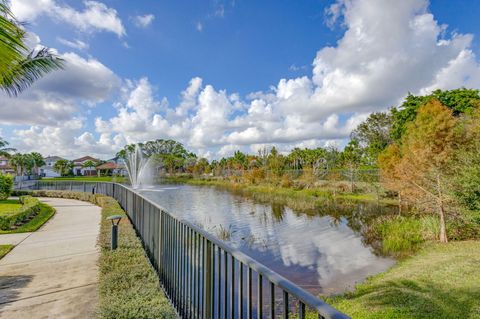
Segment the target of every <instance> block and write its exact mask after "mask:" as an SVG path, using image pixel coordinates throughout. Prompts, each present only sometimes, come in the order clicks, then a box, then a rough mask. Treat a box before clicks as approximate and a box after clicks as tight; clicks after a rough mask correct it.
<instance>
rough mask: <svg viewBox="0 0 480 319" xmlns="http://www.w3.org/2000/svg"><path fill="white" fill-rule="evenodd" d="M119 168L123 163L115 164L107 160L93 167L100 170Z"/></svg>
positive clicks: (122, 166)
mask: <svg viewBox="0 0 480 319" xmlns="http://www.w3.org/2000/svg"><path fill="white" fill-rule="evenodd" d="M121 168H125V166H124V165H121V164H115V163H112V162H107V163H104V164H102V165H99V166H97V167H95V169H97V170H102V169H121Z"/></svg>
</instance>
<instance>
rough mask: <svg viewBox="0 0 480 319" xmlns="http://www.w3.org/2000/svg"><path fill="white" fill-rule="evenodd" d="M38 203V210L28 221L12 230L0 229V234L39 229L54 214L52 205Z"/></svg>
mask: <svg viewBox="0 0 480 319" xmlns="http://www.w3.org/2000/svg"><path fill="white" fill-rule="evenodd" d="M40 205H41V209H40V212H39V213H38V214H37V215H36V216H35V217H34V218H33V219H32V220H30V221H29V222H28V223H26V224H23V225H22V226H20V227H18V228H16V229H12V230H0V234H14V233H28V232H33V231H36V230H37V229H39V228H40V227H41V226H42V225H43V224H45V223H46V222H47V221H48V220H49V219H50V218H51V217H52V216H53V215H54V214H55V209H54V208H53V207H51V206H49V205H47V204H43V203H42V204H40Z"/></svg>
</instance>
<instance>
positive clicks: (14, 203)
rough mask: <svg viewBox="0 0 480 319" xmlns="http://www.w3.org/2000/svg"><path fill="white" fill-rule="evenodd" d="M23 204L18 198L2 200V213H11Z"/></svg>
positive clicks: (0, 203) (0, 207) (0, 201)
mask: <svg viewBox="0 0 480 319" xmlns="http://www.w3.org/2000/svg"><path fill="white" fill-rule="evenodd" d="M21 206H22V205H21V204H20V202H19V201H18V200H16V199H7V200H0V214H5V213H10V212H12V211H14V210H16V209H18V208H20V207H21Z"/></svg>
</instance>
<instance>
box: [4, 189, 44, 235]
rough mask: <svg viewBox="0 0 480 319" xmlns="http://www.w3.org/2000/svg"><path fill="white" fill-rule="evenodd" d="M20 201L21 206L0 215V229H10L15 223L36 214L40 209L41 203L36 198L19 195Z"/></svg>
mask: <svg viewBox="0 0 480 319" xmlns="http://www.w3.org/2000/svg"><path fill="white" fill-rule="evenodd" d="M20 203H22V207H20V208H19V209H17V210H14V211H12V212H10V213H6V214H2V215H0V229H1V230H8V229H11V228H12V227H13V226H14V225H15V224H19V223H22V222H24V221H25V220H27V219H28V218H29V217H31V216H34V215H36V214H38V212H39V211H40V209H41V203H40V201H39V200H38V199H36V198H33V197H31V196H21V197H20Z"/></svg>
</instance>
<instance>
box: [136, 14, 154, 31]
mask: <svg viewBox="0 0 480 319" xmlns="http://www.w3.org/2000/svg"><path fill="white" fill-rule="evenodd" d="M154 19H155V16H154V15H153V14H145V15H137V16H134V17H133V18H132V20H133V24H135V26H136V27H138V28H146V27H148V26H149V25H150V24H152V22H153V20H154Z"/></svg>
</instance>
